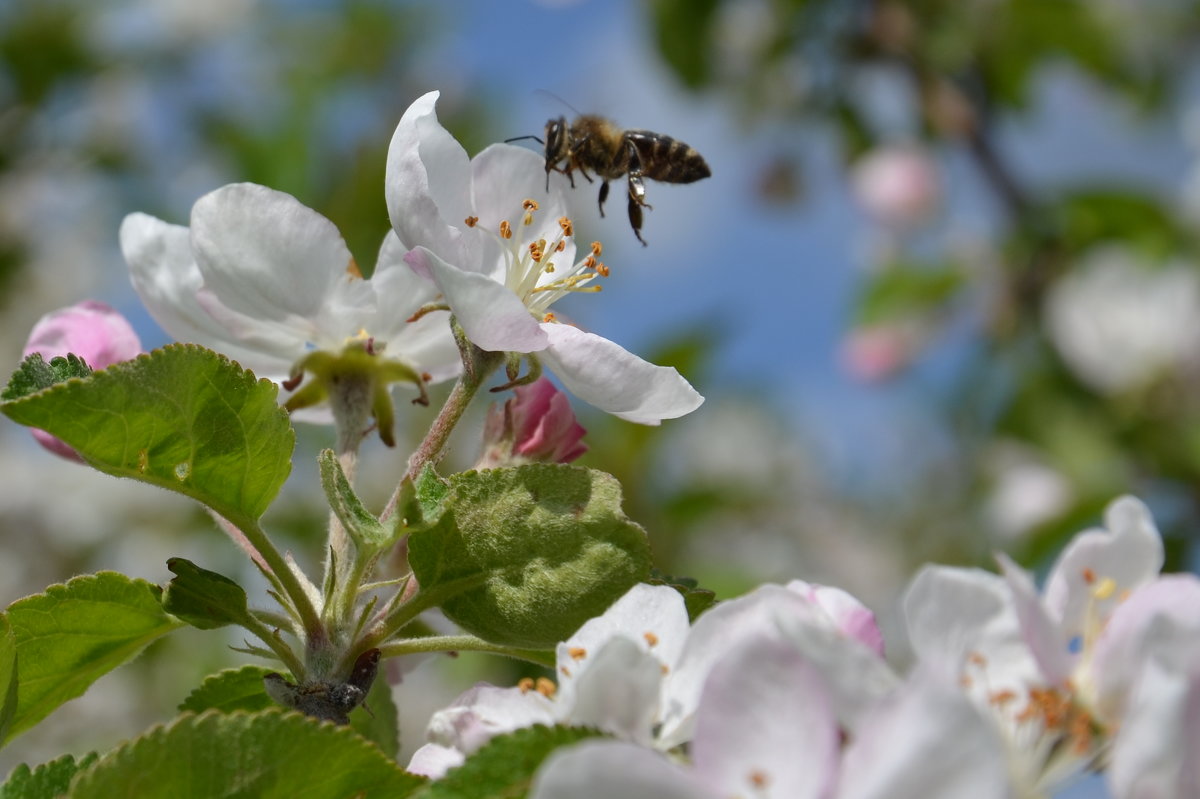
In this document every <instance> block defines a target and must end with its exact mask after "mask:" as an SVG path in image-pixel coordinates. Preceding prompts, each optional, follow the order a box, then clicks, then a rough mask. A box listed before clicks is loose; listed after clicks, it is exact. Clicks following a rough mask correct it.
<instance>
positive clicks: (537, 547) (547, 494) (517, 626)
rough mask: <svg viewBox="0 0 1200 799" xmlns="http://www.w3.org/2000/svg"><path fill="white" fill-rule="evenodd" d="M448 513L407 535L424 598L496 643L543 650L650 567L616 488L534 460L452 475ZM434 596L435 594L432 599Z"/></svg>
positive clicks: (584, 472)
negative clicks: (434, 599)
mask: <svg viewBox="0 0 1200 799" xmlns="http://www.w3.org/2000/svg"><path fill="white" fill-rule="evenodd" d="M449 483H450V493H449V494H448V495H447V497H446V504H445V507H446V510H445V511H444V512H443V513H442V515H441V517H440V518H439V519H438V521H437V523H436V524H434V525H433V526H432V527H429V528H428V529H425V530H418V531H416V532H414V533H413V534H412V536H411V537H410V539H409V561H410V563H411V564H412V568H413V573H414V574H415V575H416V577H417V580H418V581H419V582H420V585H421V590H422V592H427V591H431V592H434V596H439V595H440V594H441V593H444V594H446V596H447V598H445V599H441V601H440V604H441V607H442V610H443V611H444V612H445V613H446V615H447V616H449V617H450V618H451V619H452V620H453V621H455V622H456V623H458V624H459V625H460V626H462V627H463V628H464V629H466V630H468V631H469V632H472V633H474V634H475V635H478V636H479V637H480V638H483V639H485V640H487V641H491V642H493V643H497V644H502V645H507V646H516V647H524V648H530V649H539V648H550V647H552V646H554V645H555V644H556V643H558V642H559V641H562V640H565V639H566V638H568V637H569V636H570V635H571V633H573V632H575V630H576V629H578V628H579V626H580V625H581V624H583V622H585V621H587V620H588V619H590V618H592V617H593V616H598V615H600V614H601V613H603V612H604V610H605V609H606V608H607V607H608V606H609V605H610V604H612V603H613V602H614V601H615V600H616V599H618V598H619V597H620V596H621V595H622V594H624V593H625V591H626V590H628V589H629V588H630V586H632V585H634V584H635V583H637V582H639V581H640V580H642V579H643V578H645V577H646V576H647V575H648V573H649V569H650V549H649V545H648V544H647V542H646V534H645V532H644V531H643V530H642V528H641V527H639V526H638V525H636V524H635V523H633V522H632V521H630V520H629V519H628V518H627V517H626V516H625V514H624V513H623V512H622V511H621V486H620V484H619V483H617V481H616V479H614V478H613V477H612V476H611V475H607V474H605V473H603V472H598V471H595V470H592V469H583V468H579V467H573V466H561V465H552V464H534V465H529V466H521V467H518V468H515V469H491V470H487V471H481V472H465V473H463V474H457V475H454V476H453V477H451V478H450V481H449ZM439 599H440V596H439Z"/></svg>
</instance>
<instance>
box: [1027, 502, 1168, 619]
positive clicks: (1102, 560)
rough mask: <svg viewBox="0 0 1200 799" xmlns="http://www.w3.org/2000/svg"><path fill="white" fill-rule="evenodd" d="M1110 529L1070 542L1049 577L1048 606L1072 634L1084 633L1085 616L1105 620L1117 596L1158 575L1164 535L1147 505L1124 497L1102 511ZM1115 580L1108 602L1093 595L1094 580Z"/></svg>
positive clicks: (1046, 593)
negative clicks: (1113, 589) (1114, 588)
mask: <svg viewBox="0 0 1200 799" xmlns="http://www.w3.org/2000/svg"><path fill="white" fill-rule="evenodd" d="M1104 523H1105V527H1106V528H1107V529H1101V530H1087V531H1085V532H1082V533H1080V534H1079V535H1077V536H1075V538H1074V539H1072V541H1071V543H1070V544H1068V545H1067V546H1066V548H1065V549H1064V550H1063V552H1062V554H1061V555H1060V556H1059V558H1058V561H1057V562H1056V563H1055V565H1054V568H1053V569H1052V570H1051V572H1050V577H1049V578H1048V579H1047V580H1046V589H1045V601H1046V607H1047V608H1048V609H1049V610H1050V612H1051V614H1052V615H1053V616H1054V617H1055V618H1057V619H1058V620H1059V621H1060V623H1061V625H1062V627H1063V630H1064V631H1065V633H1066V634H1067V635H1069V636H1074V635H1082V634H1083V632H1084V629H1083V627H1084V624H1085V621H1086V619H1088V618H1092V619H1097V618H1098V619H1105V618H1107V617H1108V614H1109V613H1111V612H1112V610H1113V608H1114V607H1115V606H1116V603H1117V599H1118V597H1120V596H1121V595H1123V594H1125V593H1126V592H1128V591H1132V590H1133V589H1135V588H1137V587H1139V586H1141V585H1145V584H1146V583H1148V582H1150V581H1151V580H1153V579H1154V578H1155V577H1157V576H1158V572H1159V570H1160V569H1162V564H1163V545H1162V537H1161V536H1160V535H1159V533H1158V528H1157V527H1155V526H1154V519H1153V518H1151V516H1150V511H1149V509H1147V508H1146V506H1145V505H1144V504H1142V502H1141V501H1140V500H1137V499H1135V498H1134V497H1129V496H1126V497H1121V498H1120V499H1117V500H1116V501H1114V502H1113V503H1112V504H1111V505H1109V506H1108V509H1107V510H1106V511H1105V514H1104ZM1105 579H1111V580H1113V581H1114V582H1115V584H1116V590H1115V591H1113V592H1112V596H1111V597H1109V598H1108V599H1106V600H1098V599H1096V598H1095V597H1094V596H1093V593H1092V589H1093V587H1094V581H1095V580H1105Z"/></svg>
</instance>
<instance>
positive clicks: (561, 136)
mask: <svg viewBox="0 0 1200 799" xmlns="http://www.w3.org/2000/svg"><path fill="white" fill-rule="evenodd" d="M569 131H570V129H569V128H568V127H567V118H566V117H558V118H557V119H551V120H548V121H547V122H546V171H547V172H549V171H550V170H551V169H553V168H554V166H555V165H556V164H557V163H558V162H559V161H561V160H563V159H564V158H566V157H567V156H568V155H570V153H571V147H570V142H569V141H568V133H569Z"/></svg>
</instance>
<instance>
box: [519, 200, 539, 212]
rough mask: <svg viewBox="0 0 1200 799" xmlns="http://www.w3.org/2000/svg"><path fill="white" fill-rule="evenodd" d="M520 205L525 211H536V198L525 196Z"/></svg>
mask: <svg viewBox="0 0 1200 799" xmlns="http://www.w3.org/2000/svg"><path fill="white" fill-rule="evenodd" d="M521 207H522V208H524V209H525V210H526V211H536V210H537V209H538V204H537V200H533V199H530V198H526V199H525V200H524V201H522V202H521Z"/></svg>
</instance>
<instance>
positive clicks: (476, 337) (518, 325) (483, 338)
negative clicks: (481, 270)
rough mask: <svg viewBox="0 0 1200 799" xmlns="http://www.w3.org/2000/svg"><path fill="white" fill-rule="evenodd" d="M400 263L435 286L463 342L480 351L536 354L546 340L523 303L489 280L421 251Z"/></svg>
mask: <svg viewBox="0 0 1200 799" xmlns="http://www.w3.org/2000/svg"><path fill="white" fill-rule="evenodd" d="M404 260H405V261H406V262H407V263H408V265H409V266H411V267H412V268H413V270H414V271H416V273H417V274H419V275H428V276H429V278H430V279H431V280H433V282H434V283H436V284H437V287H438V288H439V289H440V290H441V292H442V294H443V295H445V298H446V302H447V303H448V304H449V305H450V308H451V310H452V311H453V312H454V315H455V316H456V317H457V318H458V322H459V324H461V325H462V327H463V330H464V331H466V334H467V338H469V339H470V340H471V341H472V342H474V344H475V345H476V346H477V347H479V348H480V349H484V350H488V351H490V352H536V351H538V350H541V349H544V348H545V346H546V342H547V340H548V339H547V336H546V334H545V333H543V332H542V328H541V326H540V325H539V324H538V323H537V322H536V321H535V320H534V318H533V317H532V316H530V315H529V311H528V310H527V309H526V308H525V305H524V303H522V302H521V301H520V300H519V299H517V295H516V294H513V293H512V292H511V291H509V290H508V289H507V288H505V287H504V286H502V285H501V284H499V283H497V282H496V281H494V280H492V279H491V278H490V277H484V276H483V275H480V274H477V273H475V272H467V271H464V270H462V269H459V268H457V267H455V266H452V265H450V264H448V263H447V262H446V261H444V260H442V259H441V258H439V257H438V256H437V255H435V254H434V253H432V252H430V251H429V250H427V249H425V248H424V247H418V248H416V249H415V250H412V251H411V252H409V253H408V254H407V255H405V256H404Z"/></svg>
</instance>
